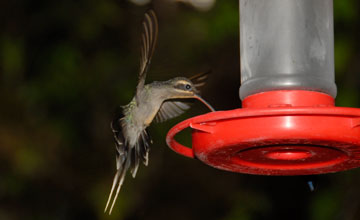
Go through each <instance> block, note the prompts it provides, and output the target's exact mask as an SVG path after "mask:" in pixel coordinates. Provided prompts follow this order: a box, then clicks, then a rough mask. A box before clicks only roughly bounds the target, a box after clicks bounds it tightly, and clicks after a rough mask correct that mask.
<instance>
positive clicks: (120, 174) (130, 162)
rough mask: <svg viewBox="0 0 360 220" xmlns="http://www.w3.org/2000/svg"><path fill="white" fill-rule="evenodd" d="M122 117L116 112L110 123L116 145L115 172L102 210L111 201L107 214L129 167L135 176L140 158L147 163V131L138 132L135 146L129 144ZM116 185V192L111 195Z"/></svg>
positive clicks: (148, 142) (148, 139) (111, 208)
mask: <svg viewBox="0 0 360 220" xmlns="http://www.w3.org/2000/svg"><path fill="white" fill-rule="evenodd" d="M122 118H123V114H122V113H121V114H118V115H117V116H116V117H115V118H114V120H113V121H112V122H111V124H110V126H111V129H112V132H113V133H114V140H115V147H116V174H115V177H114V180H113V184H112V187H111V191H110V194H109V198H108V200H107V203H106V206H105V210H104V212H106V211H107V210H108V207H109V205H110V202H111V201H112V203H111V207H110V210H109V215H110V214H111V212H112V210H113V208H114V205H115V202H116V200H117V197H118V195H119V192H120V189H121V186H122V184H123V183H124V180H125V176H126V173H127V171H128V170H129V168H131V174H132V176H133V177H134V178H135V176H136V173H137V170H138V168H139V163H140V160H141V162H142V163H144V165H147V163H148V155H149V149H150V143H151V142H152V141H151V138H150V136H149V134H148V132H147V131H146V130H144V131H143V132H141V133H140V135H139V137H138V141H137V142H136V144H135V146H133V145H129V142H128V141H126V138H125V137H124V132H123V126H122ZM116 187H117V189H116V193H115V196H114V197H113V194H114V192H115V188H116Z"/></svg>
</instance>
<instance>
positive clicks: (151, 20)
mask: <svg viewBox="0 0 360 220" xmlns="http://www.w3.org/2000/svg"><path fill="white" fill-rule="evenodd" d="M142 26H143V33H142V35H141V53H140V72H139V82H138V85H137V88H136V94H137V96H139V95H140V93H141V91H142V90H143V89H144V84H145V78H146V73H147V71H148V69H149V66H150V62H151V58H152V56H153V54H154V50H155V46H156V42H157V37H158V20H157V17H156V14H155V12H154V10H152V9H150V10H149V11H148V12H146V13H145V17H144V21H143V22H142Z"/></svg>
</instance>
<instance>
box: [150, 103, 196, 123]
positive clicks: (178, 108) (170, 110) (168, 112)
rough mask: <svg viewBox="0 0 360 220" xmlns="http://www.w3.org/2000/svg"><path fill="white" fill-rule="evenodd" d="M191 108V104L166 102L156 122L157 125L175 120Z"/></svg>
mask: <svg viewBox="0 0 360 220" xmlns="http://www.w3.org/2000/svg"><path fill="white" fill-rule="evenodd" d="M189 108H190V105H189V104H186V103H184V102H180V101H165V102H163V104H162V105H161V107H160V109H159V111H158V113H157V114H156V116H155V119H154V121H155V122H157V123H160V122H164V121H166V120H169V119H171V118H175V117H177V116H179V115H181V114H182V113H184V112H185V111H186V110H188V109H189Z"/></svg>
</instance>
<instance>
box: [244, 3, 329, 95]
mask: <svg viewBox="0 0 360 220" xmlns="http://www.w3.org/2000/svg"><path fill="white" fill-rule="evenodd" d="M239 3H240V4H239V5H240V57H241V58H240V60H241V86H240V98H241V99H244V98H246V97H247V96H249V95H252V94H255V93H259V92H266V91H273V90H310V91H319V92H324V93H327V94H329V95H331V96H332V97H334V98H335V97H336V84H335V75H334V33H333V32H334V31H333V0H239Z"/></svg>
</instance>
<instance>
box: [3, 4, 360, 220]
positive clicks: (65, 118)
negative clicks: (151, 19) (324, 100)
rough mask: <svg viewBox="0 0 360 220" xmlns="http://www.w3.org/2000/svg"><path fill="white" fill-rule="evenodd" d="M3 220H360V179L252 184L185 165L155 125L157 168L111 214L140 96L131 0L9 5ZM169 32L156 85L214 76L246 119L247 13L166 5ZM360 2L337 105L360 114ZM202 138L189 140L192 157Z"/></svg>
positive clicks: (339, 22) (132, 184) (348, 14)
mask: <svg viewBox="0 0 360 220" xmlns="http://www.w3.org/2000/svg"><path fill="white" fill-rule="evenodd" d="M0 6H1V7H0V12H1V13H0V14H1V15H2V16H1V17H2V19H0V24H1V31H0V101H1V108H0V219H4V220H7V219H9V220H13V219H59V220H60V219H169V218H170V219H173V220H176V219H224V220H233V219H242V220H248V219H313V220H320V219H341V220H342V219H354V220H355V219H359V218H360V199H359V198H360V190H359V189H358V185H359V184H360V175H359V171H358V170H352V171H348V172H344V173H338V174H331V175H322V176H319V177H318V178H319V180H318V182H319V185H318V188H317V189H316V191H315V192H309V190H308V189H307V186H306V181H305V180H304V179H303V177H263V176H250V175H241V174H234V173H228V172H223V171H219V170H216V169H213V168H210V167H207V166H205V165H203V164H202V163H200V162H199V161H196V160H188V159H186V158H183V157H181V156H179V155H176V154H175V153H173V152H172V151H171V150H169V148H167V146H166V145H165V141H164V138H165V134H166V132H167V131H168V130H169V128H170V127H172V126H173V125H174V124H176V123H177V122H179V121H181V120H183V119H185V118H188V117H190V116H193V115H197V114H201V113H204V112H206V111H207V110H206V108H205V107H203V106H202V105H200V104H199V103H196V104H195V105H194V106H195V108H192V109H191V110H190V111H189V112H187V113H186V114H185V115H183V116H181V117H179V118H177V119H174V120H171V121H169V122H167V123H164V124H159V125H153V126H151V128H150V133H151V134H152V136H153V139H154V145H153V148H152V151H151V156H150V165H149V167H146V168H145V167H141V169H140V170H139V174H138V177H137V178H136V179H132V178H130V177H128V178H127V180H126V182H125V185H124V186H123V189H122V192H121V194H120V198H119V200H118V202H117V204H116V208H115V211H114V213H113V215H111V216H108V215H106V214H104V213H103V208H104V205H105V202H106V199H107V195H108V193H109V190H110V185H111V182H112V177H113V174H114V172H115V151H114V146H113V140H112V134H111V132H110V128H109V121H110V120H111V118H112V114H113V112H114V110H115V108H116V107H117V106H120V105H124V104H126V103H127V102H128V101H129V100H130V99H131V97H132V96H133V94H134V89H135V86H136V81H137V70H138V63H139V61H138V59H139V46H140V45H139V42H140V41H139V39H140V31H141V25H140V24H141V19H142V17H143V13H144V12H145V11H146V9H147V8H148V7H150V6H149V5H146V6H141V7H140V6H137V5H135V4H133V3H131V2H130V1H125V0H120V1H115V0H104V1H94V0H88V1H86V0H80V1H70V0H65V1H41V0H34V1H25V0H18V1H3V2H1V3H0ZM152 7H153V8H155V10H156V11H157V13H158V15H159V20H160V35H159V44H158V48H157V50H156V52H155V57H154V60H153V63H152V67H151V71H150V73H149V77H148V79H149V81H152V80H165V79H169V78H171V77H175V76H179V75H183V76H191V75H193V74H194V73H197V72H200V71H206V70H209V69H211V70H212V72H213V74H212V75H211V77H210V80H209V83H208V85H207V86H206V88H205V89H204V91H203V96H204V97H205V99H207V100H209V102H210V103H212V104H213V105H214V107H215V108H216V109H233V108H237V107H239V106H240V101H239V98H238V88H239V46H238V29H239V25H238V17H239V15H238V3H237V0H227V1H225V0H218V1H217V2H216V4H215V5H214V6H213V8H212V9H211V10H209V11H198V10H196V9H195V8H193V7H190V6H188V5H186V4H181V3H176V2H174V1H169V0H157V1H154V2H152ZM359 9H360V5H359V2H358V1H356V0H335V1H334V11H335V53H336V55H335V64H336V82H337V85H338V98H337V105H339V106H349V107H360V102H359V101H360V97H359V95H358V94H359V93H360V65H359V60H360V43H359V40H358V39H360V31H359V30H360V19H359ZM189 133H190V132H189V131H186V132H185V133H184V134H181V135H179V136H178V137H177V138H178V140H179V141H180V142H182V143H186V144H187V145H190V143H191V140H190V135H189Z"/></svg>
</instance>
